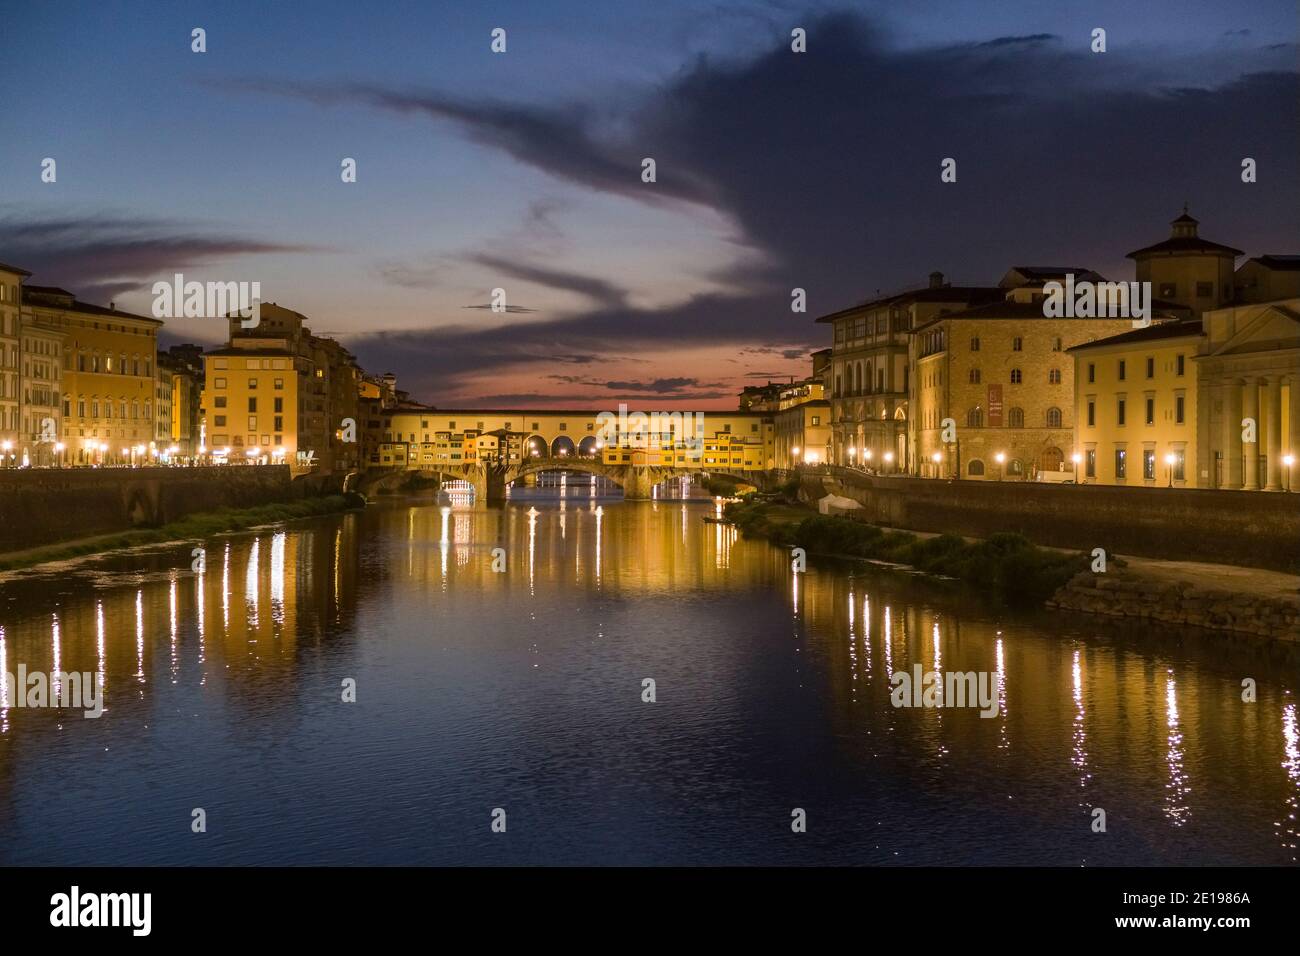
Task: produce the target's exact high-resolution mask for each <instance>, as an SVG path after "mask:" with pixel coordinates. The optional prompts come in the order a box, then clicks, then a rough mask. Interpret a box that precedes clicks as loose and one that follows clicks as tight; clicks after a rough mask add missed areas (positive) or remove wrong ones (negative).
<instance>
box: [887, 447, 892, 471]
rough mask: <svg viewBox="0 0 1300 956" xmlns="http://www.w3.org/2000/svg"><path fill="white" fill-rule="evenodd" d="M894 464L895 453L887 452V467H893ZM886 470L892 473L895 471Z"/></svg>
mask: <svg viewBox="0 0 1300 956" xmlns="http://www.w3.org/2000/svg"><path fill="white" fill-rule="evenodd" d="M893 462H894V453H893V452H892V451H887V452H885V465H886V466H889V465H892V464H893ZM885 470H886V471H892V470H893V469H891V468H889V467H886V468H885Z"/></svg>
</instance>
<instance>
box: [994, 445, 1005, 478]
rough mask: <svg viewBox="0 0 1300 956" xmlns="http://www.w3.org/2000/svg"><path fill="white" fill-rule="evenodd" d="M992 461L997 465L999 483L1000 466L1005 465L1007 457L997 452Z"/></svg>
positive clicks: (1000, 475)
mask: <svg viewBox="0 0 1300 956" xmlns="http://www.w3.org/2000/svg"><path fill="white" fill-rule="evenodd" d="M993 460H994V461H996V462H997V463H998V481H1001V480H1002V466H1003V464H1005V463H1006V460H1007V456H1006V455H1004V454H1003V453H1002V452H998V453H997V454H996V455H994V456H993Z"/></svg>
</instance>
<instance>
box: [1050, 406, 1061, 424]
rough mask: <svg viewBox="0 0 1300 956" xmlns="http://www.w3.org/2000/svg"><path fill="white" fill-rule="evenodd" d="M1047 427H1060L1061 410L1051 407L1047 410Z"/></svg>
mask: <svg viewBox="0 0 1300 956" xmlns="http://www.w3.org/2000/svg"><path fill="white" fill-rule="evenodd" d="M1047 427H1048V428H1060V427H1061V410H1060V409H1059V408H1055V407H1053V408H1049V409H1048V410H1047Z"/></svg>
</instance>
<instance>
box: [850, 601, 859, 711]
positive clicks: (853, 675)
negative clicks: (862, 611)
mask: <svg viewBox="0 0 1300 956" xmlns="http://www.w3.org/2000/svg"><path fill="white" fill-rule="evenodd" d="M856 603H857V599H856V598H855V597H854V594H853V589H852V588H850V589H849V675H850V679H851V680H852V681H853V701H854V703H857V700H858V636H857V633H856V630H855V628H854V620H853V614H854V610H855V608H854V605H855V604H856Z"/></svg>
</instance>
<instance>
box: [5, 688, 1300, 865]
mask: <svg viewBox="0 0 1300 956" xmlns="http://www.w3.org/2000/svg"><path fill="white" fill-rule="evenodd" d="M0 669H3V668H0ZM1282 738H1283V739H1284V740H1285V741H1286V745H1285V747H1284V748H1283V754H1284V756H1285V757H1286V759H1285V760H1283V761H1282V768H1283V769H1284V770H1285V771H1286V776H1287V779H1288V780H1289V781H1290V782H1291V791H1290V793H1288V794H1287V798H1286V810H1287V814H1286V822H1285V823H1283V822H1278V823H1277V824H1276V826H1277V827H1279V828H1285V830H1284V832H1283V833H1282V834H1281V837H1282V846H1283V847H1284V848H1286V849H1288V850H1290V851H1291V862H1292V863H1294V862H1295V861H1296V842H1297V841H1296V835H1297V830H1296V809H1297V806H1300V729H1297V727H1296V706H1295V704H1286V705H1284V706H1283V707H1282Z"/></svg>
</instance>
